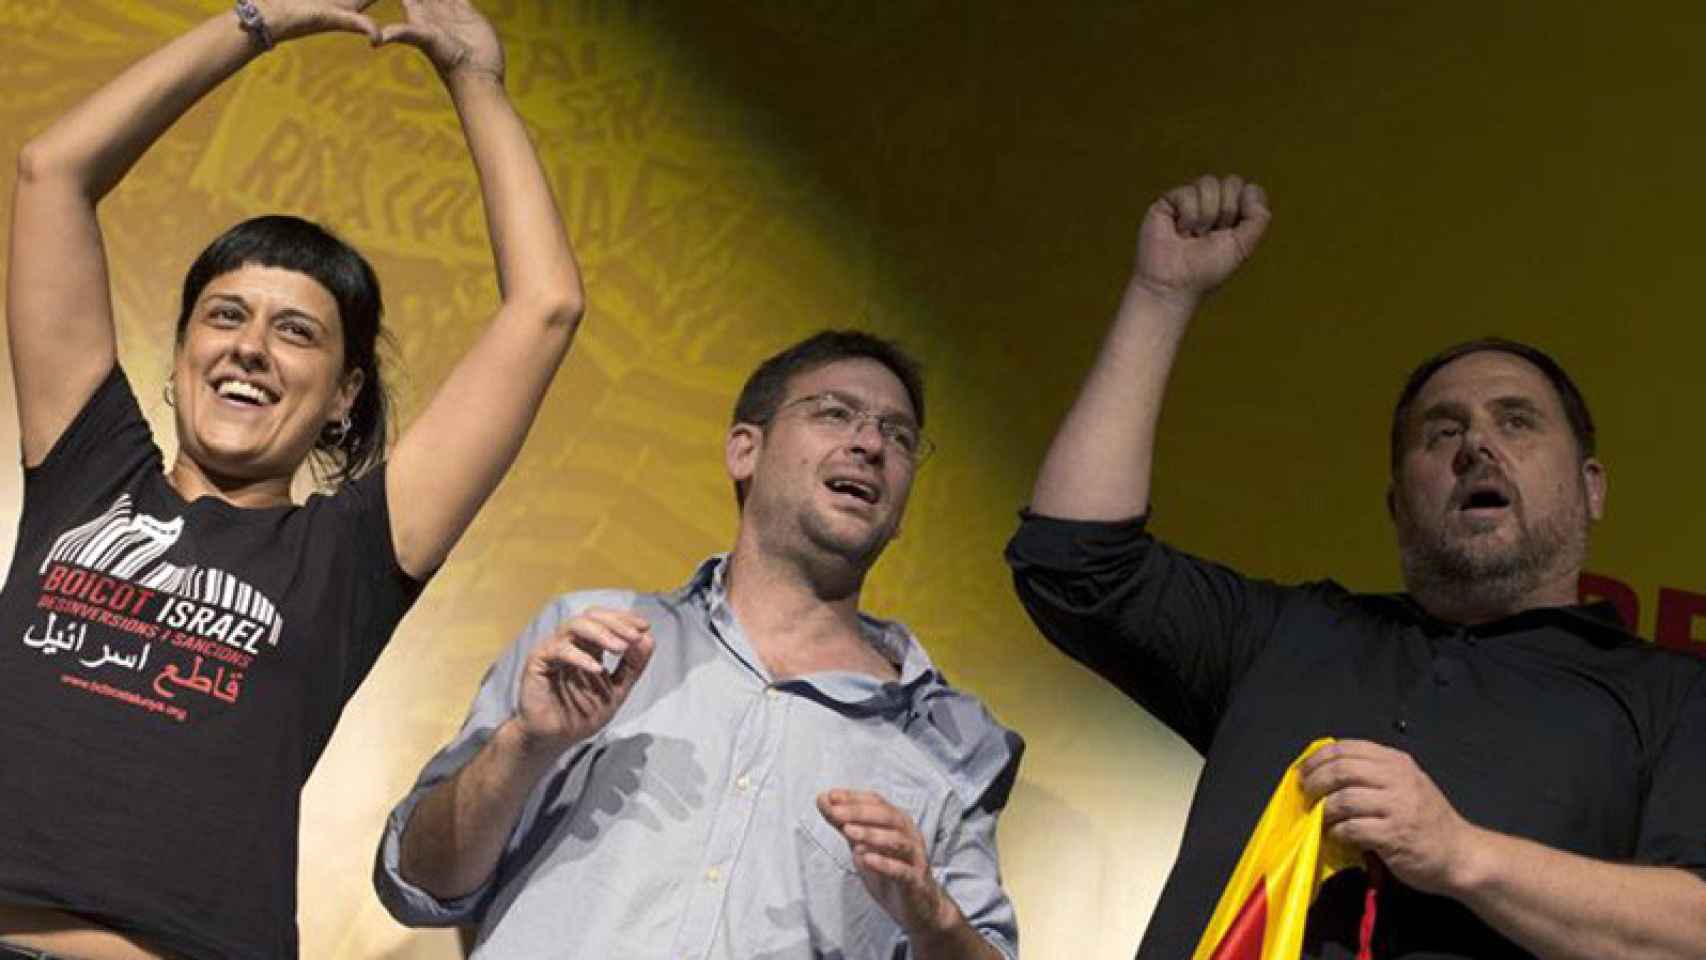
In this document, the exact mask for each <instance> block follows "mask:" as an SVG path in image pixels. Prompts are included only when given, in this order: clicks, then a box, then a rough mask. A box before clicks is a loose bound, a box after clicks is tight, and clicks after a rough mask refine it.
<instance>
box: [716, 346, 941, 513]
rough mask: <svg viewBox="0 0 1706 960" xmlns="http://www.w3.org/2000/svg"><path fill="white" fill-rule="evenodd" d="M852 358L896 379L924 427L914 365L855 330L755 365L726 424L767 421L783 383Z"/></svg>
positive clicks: (741, 492) (742, 492)
mask: <svg viewBox="0 0 1706 960" xmlns="http://www.w3.org/2000/svg"><path fill="white" fill-rule="evenodd" d="M858 359H865V360H875V361H876V362H878V363H880V364H882V365H883V366H885V367H887V368H888V369H889V372H890V373H892V374H894V375H895V377H897V378H898V379H899V380H900V384H901V386H903V387H905V388H906V398H907V399H908V400H910V401H912V413H913V416H914V417H916V418H917V420H918V425H919V426H920V427H922V426H924V374H923V371H922V368H920V367H919V365H918V361H917V360H914V359H912V357H911V356H909V355H908V354H907V352H906V351H905V350H902V349H901V348H900V345H899V344H897V343H895V342H894V341H892V340H884V339H883V338H882V337H877V336H873V335H871V334H869V333H865V332H864V331H861V330H824V331H822V332H820V333H815V334H812V335H811V336H809V337H807V338H806V339H804V340H801V341H800V342H799V343H796V344H794V345H793V346H791V347H789V348H787V349H786V350H783V351H782V352H781V353H778V354H776V355H775V356H773V357H771V358H770V359H768V360H766V361H764V362H763V363H761V364H759V365H758V369H756V370H754V371H752V376H750V377H747V378H746V385H745V386H743V387H741V389H740V396H739V397H738V398H736V399H735V409H734V417H733V418H732V422H733V423H750V424H755V425H760V426H762V425H763V424H766V423H769V422H770V418H771V417H774V416H775V415H776V410H777V409H778V408H779V407H781V406H782V402H783V398H785V397H786V396H787V393H788V383H789V381H791V380H793V379H794V378H795V377H797V376H799V375H800V374H802V373H810V372H811V371H813V370H816V369H817V368H819V367H824V366H828V365H829V364H832V363H835V362H837V361H841V360H858ZM735 502H736V503H738V504H740V505H741V506H745V505H746V485H745V484H742V483H736V484H735Z"/></svg>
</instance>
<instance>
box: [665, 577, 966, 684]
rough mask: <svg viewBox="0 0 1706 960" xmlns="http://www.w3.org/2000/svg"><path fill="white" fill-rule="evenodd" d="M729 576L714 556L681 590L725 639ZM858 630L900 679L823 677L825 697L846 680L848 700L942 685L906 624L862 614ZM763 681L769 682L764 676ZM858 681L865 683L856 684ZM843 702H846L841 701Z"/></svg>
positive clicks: (731, 624)
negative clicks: (883, 691) (695, 601)
mask: <svg viewBox="0 0 1706 960" xmlns="http://www.w3.org/2000/svg"><path fill="white" fill-rule="evenodd" d="M728 572H729V555H728V554H727V553H717V554H713V555H711V556H710V557H707V558H706V559H705V560H704V561H703V562H702V563H700V564H699V567H698V569H697V570H695V571H694V572H693V576H692V578H690V579H689V580H688V581H687V586H686V587H685V588H684V590H683V592H684V593H685V594H686V595H687V596H689V597H694V598H696V599H698V600H699V601H700V602H702V603H703V604H704V605H705V613H706V615H707V616H708V617H709V618H710V620H711V622H712V623H713V624H715V625H716V626H717V627H718V628H719V630H721V631H723V634H724V636H728V635H729V633H728V631H730V630H731V629H732V630H736V631H738V624H737V623H736V621H735V615H734V607H733V606H731V605H730V604H729V591H728ZM859 628H860V631H861V632H862V633H863V634H864V637H865V642H867V643H869V644H870V645H871V647H872V649H874V650H876V651H877V652H878V653H880V654H882V657H883V659H885V660H887V661H888V662H889V663H891V664H893V665H894V667H895V669H896V670H898V671H899V672H900V679H899V680H898V681H897V682H894V683H883V682H882V681H879V680H877V679H876V678H874V677H864V678H860V677H858V675H856V674H826V675H824V677H823V678H820V679H819V680H817V681H816V682H815V683H814V685H815V686H817V687H818V688H819V689H820V690H823V692H825V693H826V694H830V695H831V696H834V694H833V693H831V690H832V689H837V688H841V687H843V686H844V684H842V683H838V682H835V681H836V680H837V679H839V678H847V679H848V680H850V681H851V685H852V687H853V690H849V691H846V692H848V693H850V694H852V696H851V697H849V698H847V700H853V699H857V700H868V699H870V697H871V696H873V695H874V694H873V693H869V692H866V693H864V694H863V695H860V694H859V691H863V690H865V688H867V687H871V688H882V687H895V686H899V687H902V688H906V689H907V690H909V691H910V690H912V689H915V688H916V687H917V686H918V685H920V684H922V683H925V682H938V683H939V682H941V674H940V673H939V672H938V671H937V670H936V665H935V664H934V663H932V662H931V661H930V655H929V654H928V653H926V652H925V651H924V645H923V644H921V643H919V642H918V638H917V637H914V636H913V635H912V631H911V630H909V629H907V627H906V625H905V624H903V623H899V622H898V621H894V620H884V619H881V618H879V617H873V616H870V615H869V614H866V613H863V612H861V613H860V614H859ZM742 639H743V641H744V634H742ZM743 646H744V643H743ZM743 659H745V656H743ZM749 665H750V666H752V667H753V668H754V669H755V670H757V671H758V672H759V674H760V675H761V676H764V675H765V671H764V669H763V666H762V665H761V664H760V663H758V662H757V657H756V656H753V657H752V660H751V662H750V663H749ZM766 679H768V677H767V676H766ZM860 680H863V681H865V682H859V681H860ZM826 685H827V687H828V688H827V689H826ZM834 699H837V700H843V699H844V698H843V697H841V696H834ZM844 702H846V701H845V700H844Z"/></svg>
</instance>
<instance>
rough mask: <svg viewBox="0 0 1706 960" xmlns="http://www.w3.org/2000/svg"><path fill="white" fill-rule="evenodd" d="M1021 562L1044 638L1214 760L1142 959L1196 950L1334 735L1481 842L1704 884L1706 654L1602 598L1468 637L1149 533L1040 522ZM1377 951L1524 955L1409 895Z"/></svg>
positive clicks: (1312, 950) (1312, 929) (1312, 948)
mask: <svg viewBox="0 0 1706 960" xmlns="http://www.w3.org/2000/svg"><path fill="white" fill-rule="evenodd" d="M1007 561H1008V563H1009V564H1010V565H1011V566H1012V568H1013V571H1014V579H1015V582H1016V584H1017V586H1018V591H1019V596H1020V598H1021V599H1022V600H1023V601H1024V603H1025V606H1026V608H1027V609H1028V610H1029V611H1030V613H1031V616H1032V617H1033V618H1034V619H1035V620H1036V622H1037V625H1038V627H1040V628H1041V629H1042V632H1043V634H1044V635H1045V636H1047V637H1048V638H1049V639H1050V640H1051V641H1052V642H1053V643H1054V644H1055V645H1056V646H1058V647H1060V648H1061V649H1062V650H1064V651H1066V652H1067V653H1068V654H1070V655H1071V656H1073V657H1074V658H1076V659H1078V660H1079V661H1081V662H1083V663H1084V664H1086V665H1087V666H1089V667H1090V668H1091V669H1093V670H1095V671H1096V672H1097V673H1099V674H1101V675H1102V676H1103V677H1104V678H1106V679H1107V680H1108V681H1109V682H1111V683H1113V684H1114V685H1116V686H1118V687H1119V688H1120V689H1121V690H1123V691H1124V692H1125V693H1126V694H1127V695H1128V696H1130V697H1131V698H1132V699H1134V700H1136V701H1137V702H1138V703H1140V704H1142V705H1143V706H1144V707H1145V708H1146V709H1148V710H1149V711H1150V712H1151V713H1152V714H1154V715H1155V716H1156V717H1157V718H1158V719H1160V720H1161V721H1162V722H1164V723H1166V724H1167V725H1168V726H1169V727H1171V728H1172V729H1173V730H1174V731H1176V732H1177V733H1178V734H1179V735H1180V736H1181V737H1183V738H1184V739H1185V740H1186V741H1188V742H1189V743H1190V744H1191V746H1193V747H1195V748H1196V750H1197V751H1198V752H1199V753H1201V754H1203V756H1204V758H1205V763H1204V766H1203V771H1202V776H1201V779H1200V780H1199V781H1198V783H1197V789H1196V795H1195V797H1194V798H1193V799H1192V802H1191V811H1190V818H1189V820H1188V821H1187V823H1186V825H1185V835H1184V838H1183V841H1182V843H1181V847H1180V851H1179V857H1178V861H1177V862H1176V863H1175V864H1174V867H1173V871H1172V874H1171V875H1170V876H1169V877H1168V880H1167V885H1166V887H1165V889H1163V891H1162V893H1161V899H1160V902H1159V903H1158V904H1157V905H1156V908H1155V913H1154V915H1153V916H1152V917H1151V919H1150V923H1149V927H1148V930H1147V932H1146V933H1145V935H1144V938H1143V944H1142V946H1141V948H1140V949H1139V951H1138V956H1139V957H1140V958H1152V960H1180V958H1184V957H1188V956H1190V954H1191V951H1192V950H1193V949H1194V948H1195V947H1196V944H1197V941H1198V940H1199V939H1200V938H1201V936H1202V931H1203V928H1204V927H1205V926H1206V925H1207V923H1208V919H1209V916H1210V914H1211V913H1212V912H1213V910H1214V905H1215V903H1216V901H1217V900H1218V899H1219V897H1220V893H1221V890H1222V889H1223V887H1224V886H1225V884H1226V882H1227V880H1228V879H1229V878H1230V877H1231V875H1232V869H1233V867H1234V866H1235V865H1236V864H1237V862H1238V857H1239V854H1240V853H1241V852H1242V850H1243V847H1244V844H1245V842H1246V841H1247V840H1248V838H1249V834H1250V831H1251V830H1252V829H1253V828H1254V827H1255V824H1256V820H1257V818H1258V817H1259V816H1260V815H1261V811H1262V808H1263V806H1264V805H1265V803H1266V802H1267V799H1268V797H1269V796H1270V795H1271V794H1272V792H1273V789H1274V786H1275V785H1276V784H1277V783H1278V782H1279V780H1280V777H1281V776H1282V775H1283V773H1284V771H1285V768H1286V766H1287V765H1288V764H1289V763H1291V762H1292V761H1293V760H1294V759H1295V758H1296V757H1297V755H1298V753H1299V752H1301V751H1302V749H1303V748H1304V746H1306V745H1307V744H1308V743H1309V742H1310V741H1311V740H1314V739H1316V738H1318V737H1325V736H1331V737H1338V738H1341V739H1363V740H1373V741H1377V742H1379V743H1383V744H1386V745H1387V746H1391V747H1394V748H1397V749H1400V750H1404V751H1406V752H1407V753H1409V754H1410V755H1411V756H1412V757H1413V758H1415V760H1416V762H1417V763H1418V764H1419V765H1420V766H1421V768H1422V769H1423V770H1424V771H1426V772H1427V774H1428V775H1429V776H1430V777H1432V778H1433V780H1434V782H1435V783H1436V784H1438V786H1439V788H1440V790H1441V791H1442V792H1443V793H1444V794H1445V796H1446V797H1447V798H1448V799H1449V800H1450V801H1451V803H1452V805H1453V806H1454V807H1456V808H1457V811H1458V813H1460V814H1461V815H1462V816H1463V817H1465V818H1466V819H1468V820H1469V821H1470V822H1472V823H1475V824H1477V825H1479V826H1481V827H1485V828H1489V829H1492V830H1497V831H1500V832H1503V833H1507V834H1511V835H1514V836H1520V837H1526V838H1528V839H1530V840H1534V841H1537V842H1539V843H1543V844H1545V845H1547V846H1550V847H1554V848H1557V849H1560V850H1567V851H1570V852H1573V853H1577V854H1581V855H1583V856H1588V857H1595V858H1598V859H1601V860H1608V861H1620V862H1633V863H1644V864H1655V865H1671V866H1678V867H1682V868H1685V869H1688V870H1690V871H1693V872H1694V873H1697V874H1700V875H1702V876H1703V877H1706V763H1703V762H1702V761H1706V679H1703V678H1706V662H1702V661H1699V660H1695V659H1693V658H1690V657H1687V656H1683V655H1680V654H1676V653H1673V652H1670V651H1667V650H1662V649H1658V648H1655V647H1652V646H1650V645H1648V644H1646V643H1644V642H1642V641H1641V640H1640V638H1638V637H1636V636H1634V635H1632V634H1630V633H1629V632H1628V631H1626V630H1625V629H1624V628H1623V627H1622V626H1621V624H1619V623H1618V622H1617V618H1616V614H1615V613H1614V612H1612V611H1611V608H1610V607H1609V606H1608V605H1604V606H1593V607H1567V608H1563V607H1560V608H1547V609H1536V610H1530V611H1527V612H1525V613H1521V614H1518V615H1516V616H1513V617H1509V618H1507V619H1504V620H1500V621H1498V622H1496V623H1490V624H1483V625H1480V626H1476V627H1463V626H1459V625H1456V624H1450V623H1445V622H1442V621H1439V620H1435V619H1433V618H1432V617H1430V616H1428V615H1427V614H1426V613H1425V612H1423V611H1422V609H1421V608H1420V607H1418V606H1417V605H1416V604H1415V603H1414V602H1413V601H1411V600H1410V599H1409V598H1408V597H1405V596H1402V595H1391V596H1373V595H1357V594H1352V593H1350V592H1348V591H1346V590H1345V589H1344V588H1343V587H1340V586H1339V585H1337V584H1335V583H1331V582H1321V583H1315V584H1308V585H1304V586H1299V587H1288V586H1280V585H1278V584H1274V583H1269V582H1265V581H1258V580H1251V579H1248V578H1245V577H1242V576H1240V575H1238V574H1237V573H1235V572H1233V571H1231V570H1228V569H1226V568H1225V567H1221V566H1218V565H1215V564H1212V563H1207V562H1205V561H1202V560H1199V559H1196V558H1194V557H1191V556H1188V555H1186V554H1183V553H1180V552H1178V551H1176V550H1173V549H1171V548H1169V547H1167V546H1165V545H1164V544H1161V543H1159V542H1157V541H1156V540H1154V539H1153V538H1152V537H1150V536H1149V535H1148V533H1146V532H1145V529H1144V520H1143V519H1142V518H1139V519H1135V520H1130V521H1124V522H1115V523H1092V522H1073V521H1064V520H1054V519H1050V518H1044V517H1037V516H1032V515H1029V514H1026V515H1023V517H1022V523H1021V525H1020V528H1019V532H1018V533H1017V534H1015V535H1014V537H1013V540H1012V542H1011V543H1009V544H1008V547H1007ZM1363 886H1364V877H1363V874H1362V871H1361V870H1352V871H1345V872H1342V873H1340V874H1337V875H1335V876H1334V877H1333V878H1332V879H1331V880H1329V881H1328V882H1327V883H1326V884H1325V885H1324V886H1323V888H1322V890H1321V893H1320V895H1319V897H1318V899H1317V901H1316V904H1315V907H1314V909H1313V910H1312V911H1311V913H1310V922H1309V931H1308V935H1307V936H1306V939H1305V944H1304V950H1303V955H1304V956H1305V957H1310V958H1350V957H1354V956H1355V955H1356V947H1357V924H1358V920H1359V918H1360V916H1361V909H1362V901H1361V894H1362V890H1363ZM1374 947H1375V955H1376V956H1379V957H1382V958H1449V957H1476V958H1486V957H1522V956H1527V954H1526V953H1524V952H1523V951H1522V950H1521V949H1520V948H1519V947H1517V946H1516V945H1514V944H1512V943H1511V942H1509V941H1508V940H1505V939H1504V938H1503V937H1501V936H1499V935H1498V934H1497V933H1495V932H1494V931H1493V930H1492V929H1491V928H1489V927H1487V926H1486V925H1485V924H1483V923H1482V922H1481V921H1480V919H1479V918H1477V917H1475V916H1474V915H1473V914H1472V913H1471V912H1470V911H1469V910H1468V909H1467V908H1466V907H1463V906H1461V905H1460V904H1458V903H1457V902H1456V901H1453V900H1450V899H1447V898H1443V897H1436V896H1429V895H1425V894H1421V893H1418V892H1416V891H1414V890H1410V889H1408V888H1406V887H1404V886H1403V885H1401V884H1399V883H1397V882H1396V881H1391V882H1390V883H1389V886H1388V887H1387V888H1386V891H1385V892H1384V893H1383V894H1382V900H1381V906H1380V914H1379V925H1378V928H1377V930H1376V934H1375V943H1374Z"/></svg>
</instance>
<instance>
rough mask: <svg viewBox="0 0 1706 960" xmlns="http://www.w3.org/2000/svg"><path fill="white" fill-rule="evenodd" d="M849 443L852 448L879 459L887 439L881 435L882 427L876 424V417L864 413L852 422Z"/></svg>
mask: <svg viewBox="0 0 1706 960" xmlns="http://www.w3.org/2000/svg"><path fill="white" fill-rule="evenodd" d="M851 444H852V447H853V449H854V450H856V451H858V452H860V453H863V454H864V455H865V456H867V457H870V458H871V459H873V460H875V459H881V457H882V456H883V453H884V452H885V450H886V448H887V446H888V441H887V439H886V438H885V437H884V436H883V429H882V427H881V426H879V425H878V422H877V418H876V417H873V416H870V415H865V416H861V417H859V419H858V420H856V421H854V423H853V437H852V439H851Z"/></svg>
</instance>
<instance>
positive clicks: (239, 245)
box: [177, 214, 390, 486]
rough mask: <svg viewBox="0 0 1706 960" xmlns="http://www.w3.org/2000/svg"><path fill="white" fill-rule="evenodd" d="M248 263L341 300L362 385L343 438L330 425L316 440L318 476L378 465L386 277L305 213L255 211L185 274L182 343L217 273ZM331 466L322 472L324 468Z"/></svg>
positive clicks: (350, 366) (347, 364)
mask: <svg viewBox="0 0 1706 960" xmlns="http://www.w3.org/2000/svg"><path fill="white" fill-rule="evenodd" d="M245 266H260V267H278V268H280V269H283V270H294V271H295V272H297V273H301V274H305V275H307V276H309V277H312V278H313V279H314V280H315V281H317V282H318V283H319V284H320V285H321V286H322V287H325V288H326V290H327V292H329V293H331V295H332V299H333V300H335V301H337V304H338V317H339V319H340V320H341V321H342V324H343V331H344V369H343V372H344V373H346V374H347V373H349V371H351V370H360V371H361V373H362V386H361V391H360V392H359V393H358V394H357V395H356V398H355V404H354V405H353V406H352V407H351V408H350V413H349V418H350V428H349V430H348V431H347V432H345V433H343V434H342V435H341V436H340V435H338V433H337V432H336V431H330V430H328V431H324V432H322V433H321V435H320V437H319V439H318V440H316V441H315V443H314V453H315V455H316V456H317V457H318V458H319V461H320V462H319V463H316V470H315V474H316V476H318V477H320V479H321V480H323V481H324V482H326V483H328V484H330V485H332V486H337V485H339V484H341V483H343V482H344V481H346V480H353V479H355V478H356V477H359V476H361V475H362V474H363V473H366V472H367V471H368V470H369V469H371V468H372V467H373V466H374V465H375V464H377V463H378V462H379V461H380V460H382V459H383V458H384V456H385V441H386V433H387V427H388V419H389V408H390V397H389V392H388V391H387V390H386V389H385V382H384V380H383V378H382V375H381V373H380V360H379V344H380V341H381V340H382V339H384V337H385V333H384V330H383V328H382V326H381V317H382V316H383V314H384V311H385V308H384V302H383V299H382V298H381V296H380V292H379V278H378V276H376V275H375V274H374V272H373V267H372V266H371V265H369V264H368V262H367V260H366V258H364V257H363V256H362V255H361V254H360V253H357V252H356V250H355V248H353V247H351V246H350V245H349V244H347V243H345V242H343V241H342V240H340V239H338V237H337V236H336V235H334V234H333V233H332V232H331V231H329V230H327V229H326V228H324V227H322V226H320V225H319V224H317V223H314V222H312V221H309V220H304V219H302V218H301V217H291V216H284V215H279V214H275V215H271V216H264V217H255V218H253V219H250V220H245V221H243V222H242V223H239V224H237V225H236V226H234V227H232V228H231V229H229V230H227V231H225V232H224V233H223V234H221V235H220V236H219V238H218V239H216V240H214V241H213V242H212V243H210V244H208V246H207V249H206V250H203V251H202V252H201V256H199V257H197V258H196V261H195V263H193V264H191V265H190V269H189V273H187V274H185V275H184V293H183V304H182V307H181V308H180V310H179V312H178V328H177V343H178V345H179V346H182V345H183V342H184V335H185V333H186V331H187V330H188V328H189V320H190V314H191V313H192V312H193V311H194V310H195V304H196V301H197V300H198V299H200V297H201V292H202V290H204V289H205V288H206V287H207V285H208V283H210V282H212V281H213V279H214V278H215V277H219V276H222V275H224V274H227V273H230V272H231V271H233V270H237V269H240V268H242V267H245ZM322 467H323V468H324V469H323V470H322V469H321V468H322Z"/></svg>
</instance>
